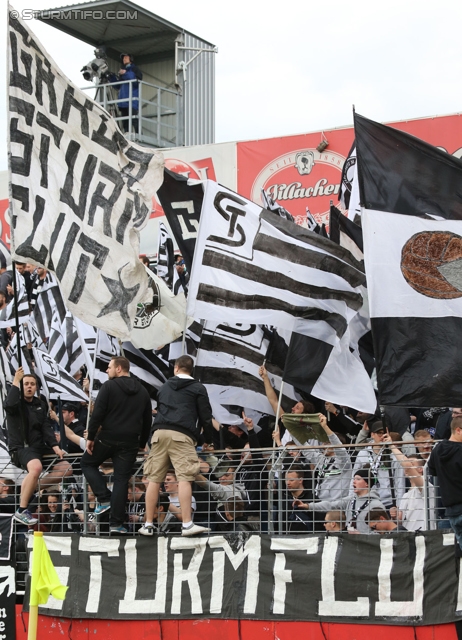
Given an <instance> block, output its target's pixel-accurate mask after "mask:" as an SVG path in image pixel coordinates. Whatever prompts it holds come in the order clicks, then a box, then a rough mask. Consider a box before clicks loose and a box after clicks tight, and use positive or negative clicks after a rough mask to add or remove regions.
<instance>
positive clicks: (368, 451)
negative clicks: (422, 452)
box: [354, 420, 406, 509]
mask: <svg viewBox="0 0 462 640" xmlns="http://www.w3.org/2000/svg"><path fill="white" fill-rule="evenodd" d="M370 433H371V438H372V442H371V445H372V446H370V447H367V448H365V449H361V450H360V451H359V453H358V455H357V456H356V461H355V465H354V470H355V471H356V469H361V468H362V467H364V465H366V464H368V465H369V466H370V468H371V473H372V475H373V476H374V477H375V478H376V480H377V486H376V489H377V491H378V494H379V496H380V500H381V501H382V502H383V504H384V505H385V506H386V507H387V509H390V508H391V507H395V506H396V505H397V504H398V502H399V501H400V500H401V498H402V497H403V495H404V493H405V491H406V479H405V475H404V470H403V468H402V466H401V465H400V463H399V461H398V460H397V459H396V458H395V456H394V455H393V453H391V452H390V451H389V449H388V445H387V443H386V442H384V437H385V434H386V429H385V427H384V424H383V422H382V421H381V420H376V421H375V422H374V423H373V424H372V425H371V427H370Z"/></svg>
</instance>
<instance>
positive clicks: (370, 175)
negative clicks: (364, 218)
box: [354, 113, 462, 220]
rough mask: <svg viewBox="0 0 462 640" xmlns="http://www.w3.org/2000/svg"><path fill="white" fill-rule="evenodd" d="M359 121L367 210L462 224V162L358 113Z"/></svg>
mask: <svg viewBox="0 0 462 640" xmlns="http://www.w3.org/2000/svg"><path fill="white" fill-rule="evenodd" d="M354 123H355V136H356V154H357V158H358V172H359V190H360V194H361V204H362V205H363V207H364V208H365V209H372V210H374V211H388V212H389V213H402V214H404V215H409V216H433V217H435V216H438V217H440V218H445V219H449V220H462V195H461V194H462V160H460V159H459V158H455V157H454V156H452V155H449V154H448V153H446V152H445V151H442V150H441V149H438V148H437V147H434V146H433V145H431V144H428V142H424V141H423V140H419V138H416V137H415V136H412V135H410V134H409V133H405V132H404V131H399V130H398V129H394V128H393V127H388V126H386V125H384V124H380V123H379V122H374V121H373V120H369V119H368V118H364V116H360V115H359V114H357V113H355V116H354Z"/></svg>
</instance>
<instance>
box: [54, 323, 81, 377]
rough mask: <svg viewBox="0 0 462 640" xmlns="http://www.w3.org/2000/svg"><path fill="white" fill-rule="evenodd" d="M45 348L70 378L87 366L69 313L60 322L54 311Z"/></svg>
mask: <svg viewBox="0 0 462 640" xmlns="http://www.w3.org/2000/svg"><path fill="white" fill-rule="evenodd" d="M47 347H48V353H49V354H50V356H51V357H52V358H53V359H54V360H55V361H56V362H57V363H58V364H59V365H60V366H61V367H62V368H63V369H65V370H66V371H67V372H68V373H70V375H71V376H73V375H74V374H75V373H77V371H79V369H80V368H81V367H82V366H83V365H85V364H87V363H86V359H85V354H84V351H83V349H82V344H81V341H80V337H79V334H78V333H77V328H76V326H75V322H74V317H73V315H72V313H71V312H70V311H68V312H67V313H66V317H65V318H64V321H61V319H60V316H59V313H58V312H57V311H55V313H54V315H53V319H52V322H51V330H50V338H49V340H48V345H47Z"/></svg>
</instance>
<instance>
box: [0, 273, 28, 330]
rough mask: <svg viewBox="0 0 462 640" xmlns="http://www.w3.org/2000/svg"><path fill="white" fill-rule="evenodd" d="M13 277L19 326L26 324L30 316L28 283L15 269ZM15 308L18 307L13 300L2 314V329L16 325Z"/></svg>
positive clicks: (0, 319) (0, 317) (0, 316)
mask: <svg viewBox="0 0 462 640" xmlns="http://www.w3.org/2000/svg"><path fill="white" fill-rule="evenodd" d="M13 276H14V280H15V282H14V284H13V287H15V288H16V298H17V300H18V321H19V324H22V323H24V322H27V320H28V319H29V315H30V309H29V300H28V298H27V291H26V282H25V280H24V277H23V276H22V275H21V274H20V273H19V272H18V271H17V270H16V269H13ZM15 308H16V305H15V301H14V298H13V299H12V300H10V302H9V303H8V304H7V306H6V307H5V308H4V309H2V311H1V312H0V328H5V327H12V326H14V325H15V324H16V320H15Z"/></svg>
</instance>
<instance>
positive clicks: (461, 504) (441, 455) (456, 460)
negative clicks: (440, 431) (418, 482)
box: [428, 440, 462, 517]
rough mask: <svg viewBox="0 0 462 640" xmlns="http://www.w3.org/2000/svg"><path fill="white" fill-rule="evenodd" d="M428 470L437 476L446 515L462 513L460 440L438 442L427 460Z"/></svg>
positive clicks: (461, 443) (461, 455)
mask: <svg viewBox="0 0 462 640" xmlns="http://www.w3.org/2000/svg"><path fill="white" fill-rule="evenodd" d="M428 470H429V472H430V473H431V475H433V476H437V477H438V484H439V487H440V493H441V500H442V502H443V505H444V506H445V507H446V515H447V516H449V517H451V516H457V515H460V514H462V442H455V441H454V440H443V441H442V442H439V443H438V444H437V445H436V446H435V447H434V449H433V451H432V453H431V456H430V458H429V460H428Z"/></svg>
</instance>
